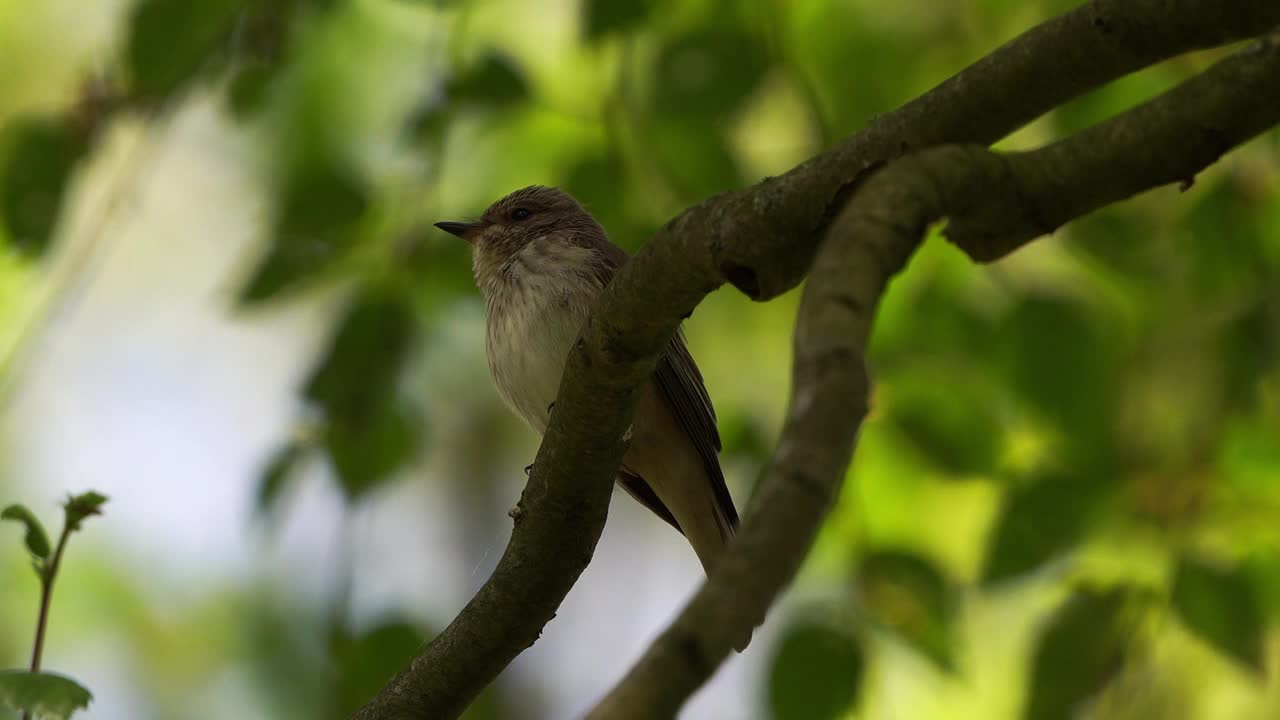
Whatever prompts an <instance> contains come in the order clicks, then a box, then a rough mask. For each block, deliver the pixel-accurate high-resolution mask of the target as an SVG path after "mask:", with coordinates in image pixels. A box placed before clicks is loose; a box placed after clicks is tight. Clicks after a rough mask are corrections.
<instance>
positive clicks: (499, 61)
mask: <svg viewBox="0 0 1280 720" xmlns="http://www.w3.org/2000/svg"><path fill="white" fill-rule="evenodd" d="M447 95H448V97H449V99H450V100H451V101H452V102H455V103H461V104H465V105H476V106H483V107H494V108H500V107H505V106H508V105H513V104H515V103H518V102H521V101H522V100H525V99H526V98H528V97H529V87H528V83H527V82H526V81H525V78H524V74H523V73H522V72H521V71H520V67H519V66H518V65H517V64H516V62H515V60H513V59H511V57H510V56H508V55H506V54H504V53H501V52H498V51H489V52H488V53H486V54H485V55H484V57H482V58H481V59H480V61H479V62H478V63H476V64H475V65H473V66H472V67H470V68H467V70H466V71H465V72H463V73H462V74H461V75H459V76H457V77H455V78H454V79H453V80H452V81H451V82H450V83H449V87H448V90H447Z"/></svg>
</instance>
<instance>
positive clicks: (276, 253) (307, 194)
mask: <svg viewBox="0 0 1280 720" xmlns="http://www.w3.org/2000/svg"><path fill="white" fill-rule="evenodd" d="M368 207H369V196H368V190H367V189H366V188H365V185H364V183H363V182H362V181H361V180H360V179H359V178H357V177H356V176H355V175H354V174H353V173H352V172H350V171H348V170H347V169H346V168H343V167H341V166H340V165H337V164H333V163H319V164H317V165H316V166H314V167H307V168H303V169H299V170H298V171H297V172H295V173H293V174H292V176H291V177H290V178H289V180H288V181H287V182H286V184H285V187H284V190H283V193H282V196H281V200H280V208H279V210H278V215H277V218H276V222H275V227H274V229H273V231H272V240H271V248H270V249H269V250H268V251H267V254H266V256H265V257H264V258H263V259H262V261H261V262H260V263H259V264H258V267H257V269H256V270H255V271H254V273H253V275H252V277H251V278H250V279H249V282H248V283H246V285H245V288H244V289H243V290H242V291H241V294H240V300H241V302H244V303H253V302H259V301H262V300H266V299H267V298H270V297H273V296H275V295H276V294H277V293H280V292H282V291H284V290H286V289H289V288H293V287H296V286H298V285H300V284H301V283H302V282H303V281H304V280H306V279H308V278H310V277H311V276H313V275H315V274H316V273H318V272H320V271H321V270H325V269H327V268H329V267H330V266H331V265H333V263H334V262H335V261H336V260H337V259H338V258H339V257H341V256H342V255H343V254H344V253H345V252H346V251H347V250H348V249H349V248H350V247H351V246H352V245H354V244H355V241H356V239H357V237H358V235H359V231H360V227H361V223H362V221H363V220H364V216H365V212H366V211H367V210H368Z"/></svg>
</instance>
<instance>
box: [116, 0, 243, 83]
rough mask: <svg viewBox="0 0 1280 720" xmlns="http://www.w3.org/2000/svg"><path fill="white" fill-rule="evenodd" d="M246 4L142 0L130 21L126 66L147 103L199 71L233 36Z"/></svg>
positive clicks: (226, 0)
mask: <svg viewBox="0 0 1280 720" xmlns="http://www.w3.org/2000/svg"><path fill="white" fill-rule="evenodd" d="M243 5H244V1H243V0H202V1H201V2H191V1H190V0H142V2H140V3H138V4H137V5H136V6H135V7H134V10H133V15H132V16H131V17H130V21H129V39H128V44H127V46H126V48H125V67H126V69H127V70H128V73H129V81H130V88H131V90H132V92H133V94H134V95H135V96H137V97H138V98H139V99H141V100H145V101H157V100H161V99H163V98H164V97H165V96H167V95H168V94H169V93H171V92H173V91H174V90H176V89H178V87H180V86H181V85H183V84H184V83H186V82H187V81H188V80H190V79H191V78H192V77H193V76H195V75H196V73H197V72H199V70H200V68H201V67H202V66H203V65H204V64H205V63H206V62H208V61H209V60H210V58H211V57H212V56H213V54H214V51H215V49H216V48H217V47H218V45H219V44H220V43H221V42H222V41H223V40H224V39H225V38H226V37H227V36H228V35H229V34H230V32H231V29H232V25H233V23H234V21H235V18H236V14H237V13H238V12H239V11H240V9H241V8H242V7H243Z"/></svg>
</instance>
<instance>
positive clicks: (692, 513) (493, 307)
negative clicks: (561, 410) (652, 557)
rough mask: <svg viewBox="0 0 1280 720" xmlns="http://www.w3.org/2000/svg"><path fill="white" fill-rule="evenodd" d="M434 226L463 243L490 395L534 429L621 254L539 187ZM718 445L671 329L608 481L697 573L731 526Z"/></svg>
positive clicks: (707, 403)
mask: <svg viewBox="0 0 1280 720" xmlns="http://www.w3.org/2000/svg"><path fill="white" fill-rule="evenodd" d="M437 226H438V227H440V228H441V229H443V230H446V231H447V232H450V233H453V234H454V235H458V236H459V237H462V238H464V239H466V240H467V241H468V242H469V243H471V247H472V264H473V269H474V272H475V279H476V284H477V285H478V286H479V287H480V290H481V292H482V293H483V294H484V297H485V321H486V326H487V342H486V348H487V351H488V358H489V369H490V372H491V374H492V375H493V379H494V383H495V384H496V385H497V387H498V391H499V393H500V394H501V395H502V397H503V399H504V400H505V401H506V403H507V405H509V406H510V407H511V409H512V410H513V411H515V412H516V414H518V415H520V416H521V417H522V418H524V419H525V420H526V421H527V422H528V423H529V424H530V425H531V426H532V427H533V428H534V429H535V430H537V431H538V432H539V433H542V432H545V431H546V427H547V421H548V418H549V417H550V405H551V404H552V403H553V402H554V400H555V397H556V392H557V390H558V389H559V384H560V376H561V374H562V372H563V369H564V362H565V358H566V357H567V355H568V352H569V349H570V347H571V346H572V344H573V342H574V341H575V340H576V339H577V336H578V333H579V331H580V330H581V328H582V325H583V323H584V322H585V321H586V318H587V315H588V313H589V312H590V309H591V305H592V301H593V300H594V298H595V297H596V295H597V294H598V293H599V292H600V291H601V290H602V289H603V288H604V286H605V285H607V284H608V283H609V281H610V280H611V279H612V278H613V275H614V273H615V272H617V270H618V268H620V267H621V266H622V265H623V264H625V263H626V262H627V260H628V259H629V256H628V255H627V253H626V251H625V250H623V249H622V248H620V247H618V246H617V245H614V244H613V243H612V242H610V241H609V239H608V237H607V236H606V234H605V231H604V229H603V228H601V227H600V224H599V223H597V222H596V220H595V218H593V217H591V215H590V214H589V213H587V211H586V210H584V209H583V208H582V206H581V205H579V204H578V202H577V201H576V200H574V199H573V198H572V197H570V196H569V195H568V194H566V193H564V192H562V191H561V190H558V189H556V188H550V187H542V186H533V187H527V188H524V189H522V190H517V191H516V192H513V193H511V194H510V195H508V196H506V197H504V198H502V199H501V200H498V201H497V202H495V203H494V204H493V205H491V206H490V207H489V209H488V210H486V211H485V212H484V215H483V216H482V217H481V218H480V219H479V220H478V221H476V222H471V223H437ZM719 450H720V435H719V433H718V432H717V431H716V416H715V410H714V409H713V408H712V405H711V398H710V397H709V396H708V395H707V391H706V387H705V386H704V384H703V381H702V375H701V374H700V373H699V372H698V366H697V365H696V364H695V363H694V361H693V357H692V356H691V355H690V354H689V350H688V347H687V346H686V345H685V340H684V336H683V334H682V333H681V332H677V334H676V336H675V337H674V338H672V340H671V344H670V346H669V347H668V348H667V351H666V352H665V353H664V354H663V356H662V358H661V359H660V360H659V362H658V366H657V368H656V369H655V370H654V373H653V378H652V380H650V382H649V383H648V385H647V386H646V387H645V388H644V390H643V392H642V393H641V396H640V399H639V401H638V403H637V406H636V414H635V421H634V423H633V426H632V435H631V444H630V446H629V448H628V450H627V453H626V455H625V456H624V458H623V461H622V468H621V470H620V472H619V475H618V478H617V481H618V484H619V485H621V486H622V488H623V489H625V490H626V491H627V492H628V493H629V494H630V495H631V496H632V497H634V498H635V499H636V500H638V501H639V502H640V503H641V504H643V505H644V506H645V507H647V508H649V509H650V510H652V511H653V512H654V514H656V515H657V516H658V517H660V518H662V519H663V520H665V521H666V522H667V523H669V524H671V525H672V526H674V527H675V528H676V529H677V530H679V531H681V532H682V533H684V535H685V537H687V538H688V540H689V542H690V544H691V545H692V546H693V549H694V552H696V553H697V555H698V559H699V560H700V561H701V562H702V565H703V567H704V568H705V569H706V571H707V572H710V570H711V569H712V568H713V567H714V566H715V563H716V561H717V560H718V559H719V557H720V555H721V553H722V552H723V551H724V547H725V544H726V543H727V542H728V541H729V540H730V539H731V538H732V537H733V534H734V531H735V529H736V528H737V524H738V514H737V511H736V510H735V509H734V505H733V498H732V497H730V495H729V490H728V488H727V487H726V486H725V482H724V475H723V473H722V472H721V470H720V461H719V458H718V452H719ZM742 644H743V645H745V642H744V643H742Z"/></svg>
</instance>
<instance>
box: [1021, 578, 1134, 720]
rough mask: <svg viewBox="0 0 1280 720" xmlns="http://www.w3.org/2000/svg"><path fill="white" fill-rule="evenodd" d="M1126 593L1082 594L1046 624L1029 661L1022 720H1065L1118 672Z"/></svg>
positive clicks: (1122, 653) (1123, 640)
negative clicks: (1026, 692)
mask: <svg viewBox="0 0 1280 720" xmlns="http://www.w3.org/2000/svg"><path fill="white" fill-rule="evenodd" d="M1127 600H1128V593H1127V591H1125V590H1123V589H1112V590H1108V591H1105V592H1099V591H1094V590H1082V591H1078V592H1076V593H1075V594H1074V595H1072V597H1071V598H1070V599H1069V600H1068V601H1067V602H1066V603H1065V604H1064V605H1063V606H1062V607H1061V608H1059V609H1058V611H1057V612H1055V613H1054V614H1053V616H1052V617H1051V618H1050V619H1049V623H1048V625H1047V626H1046V627H1045V629H1044V631H1043V633H1042V634H1041V636H1040V644H1039V646H1038V647H1037V648H1036V654H1035V657H1034V659H1033V660H1032V667H1031V687H1030V692H1029V698H1028V701H1027V705H1026V709H1025V711H1024V712H1023V717H1024V718H1026V719H1027V720H1069V718H1073V717H1079V710H1080V706H1081V705H1082V704H1083V703H1084V702H1085V701H1086V700H1088V699H1089V698H1091V697H1093V696H1094V695H1096V694H1097V693H1098V692H1099V691H1100V690H1102V688H1103V687H1104V686H1105V685H1106V684H1107V682H1108V681H1110V679H1111V678H1112V677H1114V676H1115V674H1116V673H1117V672H1118V671H1119V670H1120V668H1121V665H1122V663H1123V661H1124V657H1125V647H1126V644H1127V625H1126V622H1125V619H1126V616H1125V613H1124V610H1125V607H1126V605H1127Z"/></svg>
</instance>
